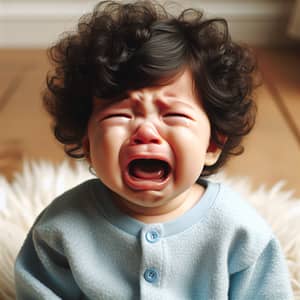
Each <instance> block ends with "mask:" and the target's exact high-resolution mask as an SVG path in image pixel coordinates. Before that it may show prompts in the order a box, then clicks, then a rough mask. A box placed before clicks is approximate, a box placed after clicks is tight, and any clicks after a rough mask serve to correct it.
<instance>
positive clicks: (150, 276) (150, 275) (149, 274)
mask: <svg viewBox="0 0 300 300" xmlns="http://www.w3.org/2000/svg"><path fill="white" fill-rule="evenodd" d="M144 278H145V280H146V281H148V282H150V283H155V282H157V280H158V272H157V271H156V270H155V269H147V270H146V271H145V273H144Z"/></svg>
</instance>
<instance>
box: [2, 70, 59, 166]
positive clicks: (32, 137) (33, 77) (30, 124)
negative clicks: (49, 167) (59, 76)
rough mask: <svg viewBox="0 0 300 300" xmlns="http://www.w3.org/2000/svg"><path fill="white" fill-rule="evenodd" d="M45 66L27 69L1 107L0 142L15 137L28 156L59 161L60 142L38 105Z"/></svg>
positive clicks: (5, 141) (39, 103) (8, 140)
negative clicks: (11, 94) (14, 91)
mask: <svg viewBox="0 0 300 300" xmlns="http://www.w3.org/2000/svg"><path fill="white" fill-rule="evenodd" d="M45 73H46V70H45V69H42V68H41V69H39V70H33V71H27V72H26V74H25V76H24V80H23V81H22V82H21V84H20V86H19V88H18V90H17V91H16V93H14V95H13V96H12V98H11V100H10V101H9V103H8V105H6V106H5V107H4V109H3V110H2V111H1V118H0V143H7V142H8V143H9V142H10V141H12V140H13V141H17V142H18V143H19V144H20V145H21V147H22V151H23V152H24V155H25V156H26V157H28V158H35V159H41V158H44V159H49V160H52V161H60V160H62V159H63V158H64V153H63V151H62V150H61V146H60V145H58V143H57V142H56V141H55V140H54V138H53V137H52V134H51V130H50V125H49V117H48V116H47V114H46V112H45V111H44V109H43V107H42V101H41V91H42V87H43V81H44V78H45Z"/></svg>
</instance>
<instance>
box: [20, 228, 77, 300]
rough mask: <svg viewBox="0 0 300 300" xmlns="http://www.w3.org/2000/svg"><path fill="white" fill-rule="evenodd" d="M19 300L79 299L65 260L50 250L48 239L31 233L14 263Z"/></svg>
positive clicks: (55, 250)
mask: <svg viewBox="0 0 300 300" xmlns="http://www.w3.org/2000/svg"><path fill="white" fill-rule="evenodd" d="M15 284H16V295H17V297H16V298H17V299H20V300H29V299H30V300H31V299H47V300H56V299H64V300H65V299H66V300H67V299H72V300H76V299H80V294H81V292H80V289H79V287H78V286H77V284H76V282H75V280H74V278H73V275H72V272H71V270H70V267H69V265H68V262H67V260H66V258H65V257H64V256H63V255H62V254H61V252H60V251H58V250H57V249H55V248H53V247H51V242H49V241H47V235H46V237H44V236H43V235H38V234H36V233H35V230H34V228H33V229H32V230H31V231H30V232H29V234H28V236H27V238H26V240H25V242H24V244H23V246H22V249H21V251H20V253H19V255H18V257H17V260H16V263H15Z"/></svg>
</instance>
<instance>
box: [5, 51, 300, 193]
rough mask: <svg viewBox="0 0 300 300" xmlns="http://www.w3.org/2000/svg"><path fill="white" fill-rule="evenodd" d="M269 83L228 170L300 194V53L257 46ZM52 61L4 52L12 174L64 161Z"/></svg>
mask: <svg viewBox="0 0 300 300" xmlns="http://www.w3.org/2000/svg"><path fill="white" fill-rule="evenodd" d="M257 55H258V60H259V64H260V68H261V72H262V74H263V79H264V84H263V85H262V86H261V87H260V88H259V89H258V90H257V91H256V99H257V104H258V118H257V123H256V126H255V128H254V130H253V131H252V133H251V134H250V135H249V137H248V138H247V139H246V140H245V143H244V145H245V149H246V151H245V153H244V154H243V155H241V156H239V157H235V158H233V159H232V160H231V161H230V163H229V164H228V165H227V166H226V167H225V171H226V172H227V173H229V174H230V175H234V176H248V177H250V179H251V181H252V182H253V184H254V186H258V185H260V184H264V185H266V186H268V187H269V186H271V185H272V184H274V183H275V182H277V181H279V180H285V181H286V186H285V187H286V189H293V190H294V191H295V194H296V196H298V197H300V55H299V53H298V54H297V53H296V52H295V51H292V50H284V51H283V50H270V49H269V50H267V49H257ZM47 70H48V63H47V59H46V54H45V51H42V50H26V51H25V50H24V51H20V50H0V173H2V174H5V175H6V176H8V177H9V178H11V176H12V174H13V172H15V171H16V170H18V169H19V168H20V165H21V161H22V159H23V158H24V157H26V158H30V159H47V160H51V161H54V162H60V161H61V160H63V159H64V158H65V155H64V153H63V151H62V147H61V145H59V144H58V143H57V142H56V141H55V140H54V138H53V137H52V134H51V131H50V125H49V124H50V120H49V118H48V116H47V115H46V113H45V112H44V111H43V108H42V105H41V100H40V93H41V90H42V88H43V85H44V79H45V74H46V72H47Z"/></svg>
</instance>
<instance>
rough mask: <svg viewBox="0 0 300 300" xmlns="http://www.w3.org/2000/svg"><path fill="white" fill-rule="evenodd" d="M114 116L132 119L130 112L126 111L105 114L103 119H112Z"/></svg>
mask: <svg viewBox="0 0 300 300" xmlns="http://www.w3.org/2000/svg"><path fill="white" fill-rule="evenodd" d="M112 118H125V119H131V116H130V115H129V114H124V113H120V114H110V115H107V116H105V117H104V118H103V119H102V121H103V120H107V119H112Z"/></svg>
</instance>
